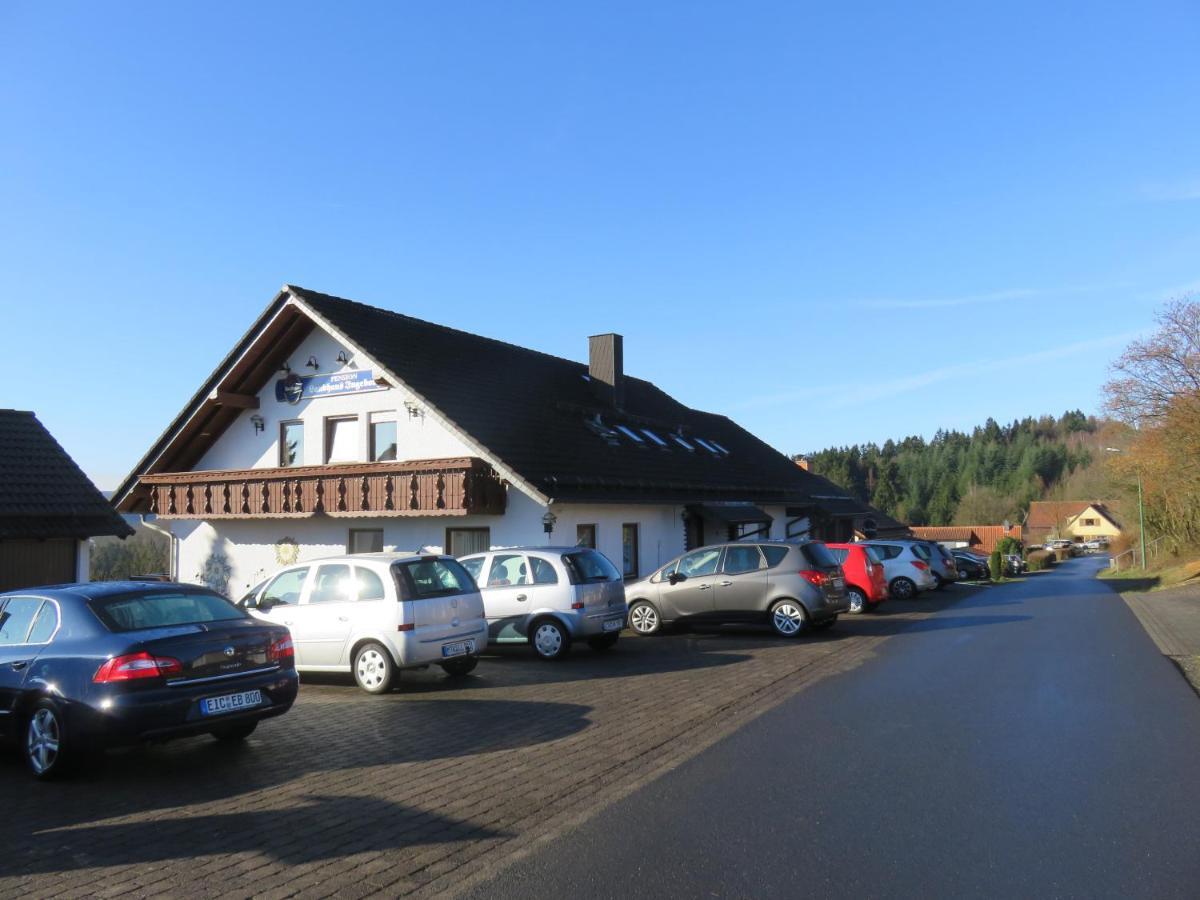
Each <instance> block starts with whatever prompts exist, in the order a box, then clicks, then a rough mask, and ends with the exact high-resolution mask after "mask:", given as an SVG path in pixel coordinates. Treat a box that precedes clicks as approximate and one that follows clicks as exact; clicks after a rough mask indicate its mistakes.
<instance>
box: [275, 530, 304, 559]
mask: <svg viewBox="0 0 1200 900" xmlns="http://www.w3.org/2000/svg"><path fill="white" fill-rule="evenodd" d="M299 558H300V545H299V544H297V543H296V540H295V538H290V537H284V538H280V539H279V541H278V543H276V544H275V562H277V563H279V565H281V566H290V565H291V564H292V563H294V562H295V561H296V560H298V559H299Z"/></svg>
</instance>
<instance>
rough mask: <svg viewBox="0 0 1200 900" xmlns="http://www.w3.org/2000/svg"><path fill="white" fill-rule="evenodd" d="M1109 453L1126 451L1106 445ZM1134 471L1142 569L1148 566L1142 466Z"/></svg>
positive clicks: (1136, 467)
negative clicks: (1136, 487)
mask: <svg viewBox="0 0 1200 900" xmlns="http://www.w3.org/2000/svg"><path fill="white" fill-rule="evenodd" d="M1104 449H1105V451H1106V452H1108V453H1124V452H1125V451H1124V450H1122V449H1120V448H1119V447H1105V448H1104ZM1134 471H1135V472H1136V473H1137V486H1138V531H1139V532H1140V533H1141V536H1142V570H1143V571H1144V570H1145V568H1146V510H1145V508H1144V507H1143V506H1142V467H1141V466H1135V468H1134Z"/></svg>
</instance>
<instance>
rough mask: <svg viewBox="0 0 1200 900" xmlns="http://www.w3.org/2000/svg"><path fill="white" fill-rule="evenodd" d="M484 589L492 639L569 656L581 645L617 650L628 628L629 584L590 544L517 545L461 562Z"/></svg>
mask: <svg viewBox="0 0 1200 900" xmlns="http://www.w3.org/2000/svg"><path fill="white" fill-rule="evenodd" d="M459 562H460V563H462V566H463V568H464V569H466V570H467V572H469V573H470V575H471V577H472V578H474V579H475V582H476V584H478V585H479V590H480V593H481V594H482V595H483V608H484V614H485V615H486V617H487V626H488V638H489V640H492V641H494V642H495V643H497V644H514V643H515V644H524V643H528V644H529V645H530V646H531V647H532V648H533V651H534V652H535V653H536V654H537V655H538V656H539V657H541V658H542V659H547V660H555V659H562V658H563V657H564V656H565V655H566V654H567V652H568V651H569V650H570V649H571V644H572V642H573V641H576V640H584V641H587V644H588V646H589V647H591V648H592V649H593V650H608V649H610V648H612V647H614V646H616V643H617V639H618V638H619V637H620V634H621V629H622V628H624V627H625V614H626V612H627V610H626V607H625V584H624V581H623V579H622V578H621V573H620V571H618V570H617V567H616V566H614V565H613V564H612V563H611V562H610V561H609V559H608V557H606V556H605V555H604V554H603V553H600V552H598V551H596V550H591V549H588V548H586V547H517V548H513V549H508V550H494V551H492V552H489V553H476V554H472V555H470V556H464V557H462V558H461V559H460V560H459Z"/></svg>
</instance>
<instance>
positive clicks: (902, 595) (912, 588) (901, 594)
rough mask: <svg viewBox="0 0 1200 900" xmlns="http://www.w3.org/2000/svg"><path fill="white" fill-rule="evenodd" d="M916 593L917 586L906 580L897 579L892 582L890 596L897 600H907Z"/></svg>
mask: <svg viewBox="0 0 1200 900" xmlns="http://www.w3.org/2000/svg"><path fill="white" fill-rule="evenodd" d="M916 593H917V586H916V585H915V584H913V583H912V582H911V581H910V580H909V579H907V578H897V579H896V580H895V581H893V582H892V596H893V597H895V598H896V599H898V600H908V599H910V598H912V597H914V596H916Z"/></svg>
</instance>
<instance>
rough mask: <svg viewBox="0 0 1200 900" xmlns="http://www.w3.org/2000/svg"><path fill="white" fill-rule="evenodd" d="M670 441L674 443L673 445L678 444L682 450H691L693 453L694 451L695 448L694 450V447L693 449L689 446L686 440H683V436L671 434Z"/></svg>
mask: <svg viewBox="0 0 1200 900" xmlns="http://www.w3.org/2000/svg"><path fill="white" fill-rule="evenodd" d="M671 439H672V440H673V441H675V443H677V444H678V445H679V446H680V447H682V448H683V449H684V450H691V451H692V452H695V450H696V448H695V447H693V446H692V445H691V444H689V443H688V442H687V439H686V438H684V437H683V435H680V434H673V435H671Z"/></svg>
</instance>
